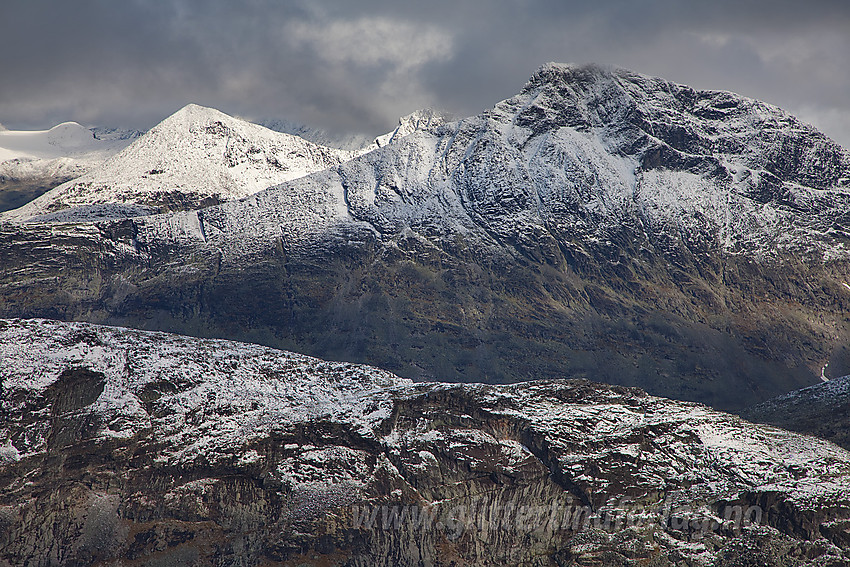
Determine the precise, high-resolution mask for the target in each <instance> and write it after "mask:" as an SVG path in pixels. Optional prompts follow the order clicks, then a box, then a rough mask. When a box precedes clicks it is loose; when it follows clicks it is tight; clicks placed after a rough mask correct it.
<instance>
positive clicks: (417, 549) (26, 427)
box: [0, 320, 850, 566]
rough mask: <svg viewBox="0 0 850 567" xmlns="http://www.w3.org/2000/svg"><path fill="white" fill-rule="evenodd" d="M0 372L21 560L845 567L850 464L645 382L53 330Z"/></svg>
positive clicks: (28, 330) (6, 470) (16, 555)
mask: <svg viewBox="0 0 850 567" xmlns="http://www.w3.org/2000/svg"><path fill="white" fill-rule="evenodd" d="M0 361H2V362H0V384H2V397H0V404H2V411H0V522H2V525H3V529H2V530H0V562H2V561H6V562H7V563H8V564H11V565H33V566H34V565H53V564H60V565H81V564H92V563H96V564H99V565H119V564H120V565H125V566H126V565H154V564H157V565H171V564H175V565H176V564H188V563H191V564H193V565H260V564H270V563H273V562H281V563H282V564H284V565H296V564H297V565H303V564H311V565H363V566H365V565H375V564H393V565H451V564H455V565H459V564H464V565H492V564H493V563H494V562H498V563H503V564H506V565H564V564H573V565H598V564H623V563H628V562H648V563H651V564H654V565H743V564H760V565H780V564H782V565H803V564H818V565H829V564H835V565H837V564H841V563H846V562H847V561H850V536H848V533H850V531H848V530H850V501H848V494H850V453H848V452H846V451H845V450H843V449H840V448H838V447H836V446H834V445H832V444H830V443H828V442H824V441H819V440H816V439H813V438H809V437H804V436H801V435H798V434H793V433H789V432H785V431H782V430H779V429H776V428H773V427H768V426H758V425H753V424H750V423H748V422H745V421H743V420H741V419H740V418H737V417H733V416H730V415H726V414H722V413H719V412H716V411H713V410H710V409H707V408H705V407H704V406H700V405H696V404H689V403H683V402H675V401H671V400H665V399H660V398H654V397H651V396H648V395H646V394H645V393H643V392H641V391H640V390H636V389H627V388H621V387H613V386H605V385H601V384H595V383H591V382H588V381H582V380H578V381H543V382H535V383H526V384H517V385H512V386H486V385H480V384H478V385H448V384H413V383H411V382H409V381H407V380H404V379H400V378H397V377H395V376H393V375H391V374H389V373H386V372H383V371H380V370H377V369H374V368H369V367H363V366H355V365H351V364H344V363H329V362H324V361H320V360H317V359H313V358H309V357H304V356H301V355H295V354H291V353H286V352H280V351H274V350H272V349H268V348H264V347H259V346H254V345H247V344H239V343H232V342H227V341H213V340H198V339H190V338H186V337H180V336H174V335H167V334H163V333H148V332H142V331H133V330H127V329H120V328H108V327H98V326H93V325H88V324H82V323H71V324H68V323H57V322H50V321H43V320H23V321H22V320H4V321H2V322H0ZM384 504H386V505H389V506H390V508H380V505H384ZM391 506H397V508H395V509H393V508H392V507H391ZM520 507H525V508H520ZM392 510H395V513H396V514H400V513H402V511H403V513H404V514H405V517H404V519H401V518H396V519H395V520H393V515H392V514H393V512H392ZM387 511H389V512H387ZM420 512H422V513H423V514H427V516H426V520H423V519H422V516H417V518H418V520H415V519H412V518H411V516H410V514H412V513H416V514H419V513H420ZM373 514H374V516H373ZM384 514H387V516H386V517H384ZM575 514H578V515H577V516H576V515H575ZM625 515H628V516H627V517H628V518H629V519H628V522H629V523H628V525H626V516H625ZM370 518H371V520H370ZM744 518H746V520H747V521H743V519H744Z"/></svg>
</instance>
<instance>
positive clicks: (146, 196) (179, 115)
mask: <svg viewBox="0 0 850 567" xmlns="http://www.w3.org/2000/svg"><path fill="white" fill-rule="evenodd" d="M356 155H359V152H351V151H345V150H337V149H332V148H327V147H323V146H319V145H317V144H313V143H311V142H308V141H306V140H304V139H302V138H299V137H298V136H292V135H289V134H284V133H280V132H274V131H272V130H269V129H268V128H264V127H262V126H259V125H257V124H252V123H250V122H246V121H244V120H241V119H238V118H234V117H232V116H228V115H227V114H224V113H223V112H220V111H218V110H215V109H212V108H206V107H203V106H199V105H197V104H189V105H187V106H185V107H183V108H181V109H180V110H178V111H177V112H175V113H174V114H172V115H171V116H169V117H168V118H166V119H165V120H163V121H162V122H161V123H159V124H158V125H157V126H155V127H154V128H152V129H151V130H150V131H148V132H147V133H146V134H144V135H143V136H141V137H140V138H139V139H138V140H136V141H135V142H134V143H133V144H132V145H130V146H129V147H127V148H126V149H125V150H124V151H122V152H121V153H119V154H118V155H116V156H114V157H113V158H112V159H110V160H109V161H107V162H106V163H104V164H103V165H102V166H101V167H99V168H97V169H96V170H94V171H91V172H89V173H88V174H87V175H84V176H82V177H80V178H77V179H74V180H73V181H70V182H68V183H65V184H63V185H61V186H59V187H57V188H56V189H54V190H52V191H50V192H49V193H46V194H45V195H42V196H41V197H40V198H38V199H36V200H35V201H33V202H31V203H29V204H27V205H25V206H24V207H22V208H20V209H17V210H15V211H10V212H9V213H6V215H5V217H6V218H7V219H11V220H27V219H30V218H33V217H36V216H40V215H45V214H52V213H58V214H59V215H60V216H61V218H63V219H65V220H68V219H71V218H73V219H78V220H81V219H82V220H85V219H91V218H98V217H103V216H104V215H106V216H110V215H118V216H123V215H124V214H127V210H128V209H127V206H131V207H130V210H131V211H132V214H144V213H146V212H154V211H169V210H181V209H196V208H199V207H203V206H208V205H213V204H216V203H220V202H223V201H229V200H233V199H238V198H241V197H245V196H247V195H251V194H253V193H256V192H257V191H260V190H262V189H265V188H267V187H270V186H272V185H277V184H280V183H283V182H285V181H289V180H291V179H295V178H297V177H302V176H304V175H307V174H308V173H312V172H314V171H319V170H322V169H327V168H328V167H332V166H335V165H338V164H340V163H342V162H344V161H346V160H349V159H351V158H352V157H355V156H356ZM66 209H71V210H70V211H66ZM110 211H111V212H110ZM49 218H50V219H52V220H56V219H58V218H59V217H57V215H56V214H53V215H52V216H51V217H49Z"/></svg>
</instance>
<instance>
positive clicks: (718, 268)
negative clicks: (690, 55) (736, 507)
mask: <svg viewBox="0 0 850 567" xmlns="http://www.w3.org/2000/svg"><path fill="white" fill-rule="evenodd" d="M414 126H415V128H419V130H416V131H414V132H413V133H412V134H410V135H408V136H395V137H393V138H392V140H391V141H390V142H389V143H387V145H385V146H383V147H380V148H378V149H376V150H374V151H372V152H370V153H368V154H366V155H363V156H360V157H358V158H356V159H352V160H349V161H346V162H345V163H342V164H340V165H338V166H336V167H331V168H330V169H326V170H324V171H321V172H317V173H314V174H312V175H309V176H307V177H303V178H301V179H298V180H293V181H290V182H288V183H285V184H283V185H279V186H276V187H273V188H270V189H268V190H266V191H262V192H260V193H257V194H255V195H253V196H250V197H247V198H245V199H242V200H239V201H234V202H230V203H225V204H222V205H220V206H215V207H209V208H206V209H203V210H201V211H191V212H183V213H173V214H167V215H158V216H149V217H142V218H134V219H126V220H113V221H101V222H96V223H79V222H78V223H43V224H38V223H30V224H12V223H6V224H3V225H0V262H2V263H0V266H2V267H0V286H2V287H0V289H2V294H0V314H2V315H5V316H10V317H29V316H42V317H51V318H59V319H74V320H87V321H91V322H103V323H114V324H122V325H129V326H134V327H140V328H148V329H161V330H170V331H178V332H182V333H187V334H194V335H201V336H217V337H227V338H235V339H240V340H250V341H254V342H261V343H264V344H267V345H271V346H276V347H283V348H290V349H293V350H297V351H299V352H305V353H307V354H311V355H316V356H321V357H324V358H331V359H337V360H348V361H353V362H365V363H370V364H374V365H377V366H380V367H382V368H387V369H389V370H391V371H393V372H395V373H397V374H399V375H401V376H405V377H409V378H416V379H423V380H445V381H484V382H491V383H500V382H513V381H518V380H524V379H532V378H561V377H565V376H570V377H590V378H593V379H598V380H601V381H606V382H611V383H617V384H621V385H627V386H640V387H642V388H645V389H646V390H648V391H649V392H650V393H653V394H657V395H664V396H668V397H673V398H678V399H686V400H696V401H702V402H705V403H709V404H711V405H713V406H715V407H718V408H725V409H740V408H742V407H746V406H749V405H752V404H754V403H757V402H760V401H763V400H765V399H768V398H770V397H773V396H775V395H779V394H781V393H784V392H787V391H790V390H794V389H797V388H800V387H804V386H808V385H810V384H812V383H813V382H815V381H816V380H817V377H818V376H820V373H821V369H822V368H823V367H824V365H825V364H827V363H829V365H828V367H827V368H828V372H830V373H834V375H841V374H846V373H847V367H848V365H849V364H850V357H848V352H847V350H846V347H845V345H846V344H847V339H848V337H850V327H848V318H847V313H848V310H850V303H848V300H850V292H848V288H847V287H846V282H848V281H850V274H848V262H847V257H848V250H847V247H846V233H847V228H848V226H847V218H846V211H847V210H848V205H850V202H848V201H850V189H848V179H850V173H848V172H850V166H849V165H848V164H849V163H850V158H848V154H847V151H846V150H844V149H842V148H841V147H839V146H838V145H836V144H835V143H833V142H831V141H830V140H829V139H828V138H826V137H825V136H823V135H822V134H820V133H818V132H817V131H815V130H814V129H812V128H811V127H809V126H807V125H804V124H802V123H800V122H799V121H797V120H796V119H795V118H793V117H792V116H790V115H788V114H786V113H784V112H782V111H781V110H779V109H777V108H775V107H771V106H769V105H766V104H764V103H760V102H758V101H753V100H750V99H746V98H743V97H739V96H737V95H733V94H731V93H721V92H714V91H696V90H694V89H690V88H688V87H685V86H682V85H676V84H673V83H670V82H667V81H663V80H661V79H655V78H649V77H644V76H641V75H637V74H634V73H630V72H627V71H621V70H605V69H599V68H594V67H588V68H576V67H569V66H561V65H547V66H544V67H543V68H541V69H540V70H539V71H538V72H537V73H536V74H535V75H534V76H533V77H532V79H531V80H530V81H529V83H528V84H527V85H526V86H525V88H524V89H523V90H522V91H521V92H520V93H519V94H518V95H517V96H515V97H513V98H511V99H508V100H506V101H504V102H502V103H499V104H498V105H496V106H495V107H494V108H493V109H491V110H489V111H487V112H484V113H482V114H481V115H479V116H476V117H471V118H467V119H464V120H460V121H458V122H452V123H447V124H443V123H442V121H441V120H433V121H428V120H424V121H423V120H417V121H416V124H415V125H414ZM199 167H200V165H199ZM199 171H202V170H199ZM57 218H58V217H57ZM733 361H734V362H733Z"/></svg>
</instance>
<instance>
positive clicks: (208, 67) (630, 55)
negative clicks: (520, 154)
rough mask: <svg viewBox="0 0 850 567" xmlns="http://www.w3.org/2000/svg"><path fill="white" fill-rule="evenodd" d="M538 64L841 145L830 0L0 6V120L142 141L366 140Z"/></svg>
mask: <svg viewBox="0 0 850 567" xmlns="http://www.w3.org/2000/svg"><path fill="white" fill-rule="evenodd" d="M547 61H557V62H564V63H570V62H571V63H589V62H595V63H600V64H606V65H615V66H620V67H626V68H629V69H632V70H634V71H638V72H640V73H644V74H650V75H657V76H661V77H664V78H667V79H670V80H673V81H677V82H680V83H686V84H689V85H691V86H694V87H697V88H705V89H722V90H731V91H735V92H738V93H741V94H744V95H747V96H751V97H755V98H759V99H762V100H765V101H768V102H771V103H773V104H777V105H779V106H781V107H783V108H785V109H786V110H789V111H791V112H793V113H795V114H797V115H798V116H800V117H801V118H803V119H804V120H807V121H809V122H811V123H813V124H815V125H816V126H818V127H819V128H821V129H822V130H823V131H824V132H826V133H827V134H829V135H830V136H832V137H833V138H834V139H836V140H838V141H840V142H842V143H843V144H844V145H845V146H847V147H850V63H848V62H850V2H848V1H846V0H834V1H819V0H809V1H806V2H802V1H792V0H751V1H747V0H720V1H713V2H696V1H694V2H691V1H674V0H644V1H641V0H619V1H610V2H605V1H600V0H594V1H588V2H583V1H573V0H551V1H545V0H511V1H502V2H495V1H487V0H474V1H472V0H471V1H464V0H451V1H445V0H429V1H428V2H400V1H397V0H396V1H378V0H375V1H368V0H367V1H353V0H340V1H331V0H305V1H294V0H293V1H283V0H277V1H275V0H242V1H236V0H120V1H115V0H99V1H97V0H74V1H70V0H54V1H46V0H0V123H2V124H4V125H5V126H6V127H8V128H14V129H36V128H45V127H49V126H51V125H53V124H56V123H58V122H62V121H66V120H76V121H78V122H81V123H83V124H86V125H103V126H120V127H134V128H149V127H150V126H152V125H154V124H156V123H157V122H159V121H160V120H161V119H163V118H164V117H166V116H167V115H169V114H171V113H172V112H174V111H175V110H177V109H179V108H180V107H182V106H183V105H185V104H186V103H189V102H194V103H198V104H202V105H206V106H212V107H215V108H218V109H219V110H222V111H224V112H226V113H228V114H234V115H239V116H243V117H245V118H249V119H259V118H286V119H289V120H294V121H297V122H302V123H305V124H308V125H311V126H314V127H319V128H324V129H326V130H329V131H331V132H338V133H343V132H362V133H365V134H368V135H377V134H379V133H383V132H385V131H387V130H390V129H391V128H392V127H393V126H394V125H395V123H396V120H397V118H398V117H399V116H401V115H404V114H407V113H409V112H412V111H413V110H416V109H418V108H421V107H425V106H434V107H438V108H441V109H445V110H449V111H451V112H454V113H455V114H457V115H459V116H466V115H471V114H476V113H478V112H480V111H481V110H483V109H485V108H488V107H490V106H492V105H493V104H494V103H496V102H498V101H499V100H502V99H504V98H507V97H509V96H511V95H513V94H515V93H517V92H518V91H519V90H520V89H521V88H522V86H523V84H524V83H525V81H526V80H527V79H528V77H529V76H530V75H531V74H532V73H533V72H534V70H535V69H536V68H537V67H539V66H540V65H541V64H543V63H545V62H547Z"/></svg>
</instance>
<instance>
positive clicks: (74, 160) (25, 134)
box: [0, 122, 141, 210]
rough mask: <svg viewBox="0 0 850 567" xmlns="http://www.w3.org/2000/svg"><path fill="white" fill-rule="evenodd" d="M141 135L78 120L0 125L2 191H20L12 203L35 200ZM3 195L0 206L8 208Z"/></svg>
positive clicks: (0, 196)
mask: <svg viewBox="0 0 850 567" xmlns="http://www.w3.org/2000/svg"><path fill="white" fill-rule="evenodd" d="M140 134H141V132H138V131H135V130H120V129H116V128H85V127H84V126H82V125H80V124H78V123H77V122H63V123H62V124H59V125H57V126H54V127H53V128H50V129H49V130H35V131H31V130H7V129H6V128H2V127H0V191H7V190H9V191H12V192H14V193H17V194H18V195H17V197H15V196H13V197H12V202H15V200H18V202H20V201H19V199H22V198H23V199H27V198H28V199H32V198H33V197H35V196H38V195H39V194H41V193H43V192H44V191H46V190H48V189H50V188H52V187H55V186H57V185H59V184H61V183H63V182H65V181H67V180H69V179H73V178H75V177H78V176H80V175H83V174H84V173H86V172H88V171H90V170H91V169H93V168H95V167H97V166H99V165H100V164H102V163H103V162H105V161H106V160H107V159H108V158H110V157H112V156H113V155H115V154H116V153H118V152H119V151H121V150H122V149H124V148H125V147H127V146H128V145H129V144H130V143H131V142H132V141H133V140H134V139H135V138H137V137H138V136H139V135H140ZM27 195H29V196H28V197H27ZM5 196H8V195H5ZM2 197H4V195H0V206H3V207H4V208H8V205H7V202H6V200H5V199H3V198H2ZM12 206H15V205H12ZM0 210H3V209H0Z"/></svg>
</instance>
